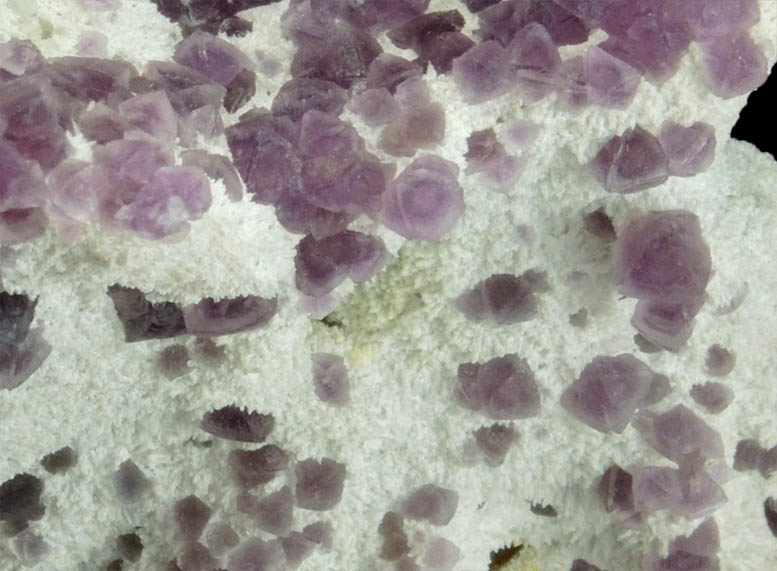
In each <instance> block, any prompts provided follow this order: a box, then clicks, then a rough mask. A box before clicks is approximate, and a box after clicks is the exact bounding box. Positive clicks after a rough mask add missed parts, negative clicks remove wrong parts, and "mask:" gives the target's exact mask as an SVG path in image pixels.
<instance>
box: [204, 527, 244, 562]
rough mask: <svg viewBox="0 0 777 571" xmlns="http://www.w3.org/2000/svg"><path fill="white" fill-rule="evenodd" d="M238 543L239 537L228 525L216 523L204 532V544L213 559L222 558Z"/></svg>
mask: <svg viewBox="0 0 777 571" xmlns="http://www.w3.org/2000/svg"><path fill="white" fill-rule="evenodd" d="M238 543H240V537H239V536H238V535H237V533H235V530H234V529H232V528H231V527H230V526H229V525H228V524H226V523H224V522H218V523H215V524H213V525H211V526H210V527H209V528H208V531H206V532H205V544H206V545H207V546H208V550H209V551H210V552H211V553H212V554H213V555H214V556H215V557H222V556H223V555H224V554H225V553H227V552H228V551H230V550H231V549H232V548H233V547H235V546H236V545H237V544H238Z"/></svg>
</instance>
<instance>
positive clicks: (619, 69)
mask: <svg viewBox="0 0 777 571" xmlns="http://www.w3.org/2000/svg"><path fill="white" fill-rule="evenodd" d="M583 77H584V78H585V82H586V85H587V87H588V100H589V101H591V102H592V103H596V104H597V105H601V106H602V107H610V108H613V109H624V108H626V107H628V106H629V104H630V103H631V102H632V101H633V99H634V95H635V94H636V92H637V87H638V86H639V82H640V79H641V75H640V73H639V71H637V70H636V69H634V68H633V67H631V66H630V65H629V64H627V63H626V62H624V61H623V60H620V59H618V58H617V57H615V56H614V55H612V54H610V53H608V52H606V51H605V50H603V49H601V48H599V47H598V46H591V47H590V48H588V50H586V52H585V55H584V56H583Z"/></svg>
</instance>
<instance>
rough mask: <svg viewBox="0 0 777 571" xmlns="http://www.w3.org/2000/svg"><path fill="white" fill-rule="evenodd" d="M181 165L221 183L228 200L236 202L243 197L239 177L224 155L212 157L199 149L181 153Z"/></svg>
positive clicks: (212, 155)
mask: <svg viewBox="0 0 777 571" xmlns="http://www.w3.org/2000/svg"><path fill="white" fill-rule="evenodd" d="M181 163H182V164H183V165H184V166H188V167H198V168H201V169H202V170H203V171H205V174H207V175H208V177H209V178H212V179H216V180H220V181H222V182H223V183H224V188H225V189H226V191H227V196H228V197H229V199H230V200H232V201H235V202H236V201H239V200H240V199H241V197H242V196H243V184H242V183H241V182H240V175H239V174H238V173H237V171H236V170H235V166H234V165H233V164H232V161H230V160H229V159H228V158H227V157H225V156H224V155H214V154H211V153H207V152H205V151H202V150H199V149H195V150H190V151H183V152H182V153H181Z"/></svg>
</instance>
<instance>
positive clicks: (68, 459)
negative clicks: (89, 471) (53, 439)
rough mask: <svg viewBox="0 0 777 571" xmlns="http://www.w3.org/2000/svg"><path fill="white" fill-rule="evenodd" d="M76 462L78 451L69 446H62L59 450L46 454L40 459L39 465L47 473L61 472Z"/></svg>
mask: <svg viewBox="0 0 777 571" xmlns="http://www.w3.org/2000/svg"><path fill="white" fill-rule="evenodd" d="M77 462H78V453H77V452H76V451H75V450H73V449H72V448H71V447H70V446H64V447H62V448H60V449H59V450H56V451H54V452H52V453H51V454H46V455H45V456H44V457H43V458H42V459H41V461H40V465H41V466H43V469H44V470H46V472H48V473H49V474H61V473H64V472H67V471H68V470H70V468H72V467H73V466H75V465H76V463H77Z"/></svg>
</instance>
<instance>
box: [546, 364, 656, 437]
mask: <svg viewBox="0 0 777 571" xmlns="http://www.w3.org/2000/svg"><path fill="white" fill-rule="evenodd" d="M652 381H653V371H651V370H650V367H648V366H647V365H646V364H645V363H643V362H642V361H640V360H639V359H637V358H636V357H634V356H633V355H629V354H625V353H624V354H621V355H616V356H614V357H608V356H599V357H595V358H594V360H593V361H591V362H590V363H589V364H588V365H586V366H585V368H583V370H582V371H581V373H580V376H579V377H578V378H577V379H576V380H575V381H574V382H573V383H572V384H571V385H569V386H568V387H567V388H566V390H565V391H564V393H563V394H562V395H561V406H563V407H564V408H565V409H566V410H567V412H569V413H570V414H572V415H573V416H575V417H576V418H577V419H578V420H580V421H581V422H584V423H585V424H587V425H588V426H590V427H592V428H595V429H596V430H598V431H600V432H604V433H605V434H606V433H609V432H616V433H618V434H620V433H621V432H623V430H624V429H625V428H626V425H627V424H628V423H629V421H630V420H631V417H632V416H633V415H634V412H635V411H636V410H637V408H638V407H640V406H642V405H643V404H644V402H645V400H646V397H647V395H648V392H649V391H650V386H651V383H652Z"/></svg>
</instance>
